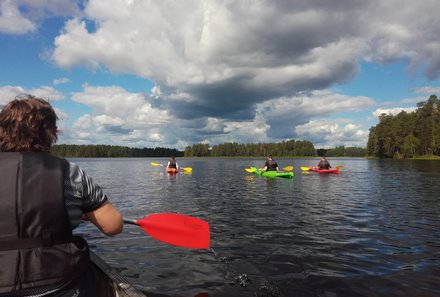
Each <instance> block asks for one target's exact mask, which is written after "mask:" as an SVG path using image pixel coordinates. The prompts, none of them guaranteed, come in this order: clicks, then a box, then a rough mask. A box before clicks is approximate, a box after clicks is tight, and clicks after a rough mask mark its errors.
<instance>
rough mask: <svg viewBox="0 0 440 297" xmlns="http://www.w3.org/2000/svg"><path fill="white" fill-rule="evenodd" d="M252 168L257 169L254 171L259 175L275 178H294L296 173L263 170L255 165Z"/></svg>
mask: <svg viewBox="0 0 440 297" xmlns="http://www.w3.org/2000/svg"><path fill="white" fill-rule="evenodd" d="M251 169H252V171H253V170H254V169H255V171H253V172H254V173H255V174H257V175H261V176H266V177H270V178H275V177H284V178H292V177H293V175H294V173H293V172H292V171H261V170H260V169H258V168H255V167H251Z"/></svg>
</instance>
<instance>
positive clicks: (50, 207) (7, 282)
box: [0, 95, 123, 297]
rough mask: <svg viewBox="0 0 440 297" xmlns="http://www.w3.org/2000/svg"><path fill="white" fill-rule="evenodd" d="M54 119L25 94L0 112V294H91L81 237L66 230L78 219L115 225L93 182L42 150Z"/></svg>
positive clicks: (107, 229)
mask: <svg viewBox="0 0 440 297" xmlns="http://www.w3.org/2000/svg"><path fill="white" fill-rule="evenodd" d="M57 119H58V118H57V116H56V113H55V111H54V110H53V108H52V107H51V105H50V104H49V103H48V102H47V101H45V100H43V99H40V98H36V97H34V96H31V95H27V96H26V97H24V98H16V99H15V100H13V101H11V102H9V103H8V104H6V105H5V106H4V107H3V109H2V110H1V112H0V150H1V152H0V167H1V171H0V201H1V204H2V206H1V207H0V234H1V237H0V265H1V267H3V269H2V273H1V276H0V296H11V297H12V296H76V297H80V296H96V291H95V286H96V284H95V276H94V273H93V270H92V269H91V265H89V248H88V244H87V242H86V241H85V240H84V239H83V238H82V237H80V236H76V235H73V233H72V230H73V229H75V228H76V227H77V226H78V225H79V223H80V222H81V220H89V221H91V222H92V223H93V224H94V225H96V226H97V227H98V228H99V230H100V231H101V232H103V233H104V234H106V235H115V234H118V233H120V232H122V229H123V220H122V216H121V214H120V213H119V211H118V210H117V209H116V208H115V207H114V206H113V205H112V204H111V203H110V202H109V201H108V199H107V196H106V195H105V194H104V192H103V191H102V189H101V187H99V186H98V185H97V184H96V183H94V182H93V180H92V178H90V177H89V176H88V175H87V174H86V173H85V172H84V171H83V170H82V169H81V168H79V167H78V166H77V165H75V164H74V163H71V162H69V161H67V160H66V159H62V158H58V157H55V156H53V155H51V154H50V149H51V147H52V145H53V144H54V143H55V142H56V141H57V139H58V136H57V134H58V129H57V125H56V121H57Z"/></svg>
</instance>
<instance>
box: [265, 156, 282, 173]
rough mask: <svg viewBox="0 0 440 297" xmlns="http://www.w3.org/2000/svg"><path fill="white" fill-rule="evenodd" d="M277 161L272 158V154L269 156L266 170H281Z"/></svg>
mask: <svg viewBox="0 0 440 297" xmlns="http://www.w3.org/2000/svg"><path fill="white" fill-rule="evenodd" d="M279 170H280V169H279V168H278V164H277V162H276V161H275V160H274V159H273V158H272V155H271V154H270V155H269V156H268V157H267V160H266V163H264V171H279Z"/></svg>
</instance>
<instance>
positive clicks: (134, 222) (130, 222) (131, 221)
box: [124, 219, 138, 225]
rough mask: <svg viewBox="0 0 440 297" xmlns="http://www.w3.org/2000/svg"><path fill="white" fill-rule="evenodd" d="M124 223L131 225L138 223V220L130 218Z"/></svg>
mask: <svg viewBox="0 0 440 297" xmlns="http://www.w3.org/2000/svg"><path fill="white" fill-rule="evenodd" d="M124 223H126V224H130V225H137V224H138V223H137V220H129V219H124Z"/></svg>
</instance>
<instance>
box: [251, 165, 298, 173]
mask: <svg viewBox="0 0 440 297" xmlns="http://www.w3.org/2000/svg"><path fill="white" fill-rule="evenodd" d="M282 169H283V170H284V171H292V170H293V166H286V167H284V168H282ZM244 170H246V172H255V171H257V170H258V169H257V168H255V167H250V168H245V169H244ZM260 170H264V169H260Z"/></svg>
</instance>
